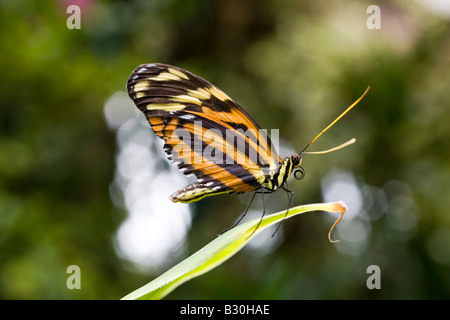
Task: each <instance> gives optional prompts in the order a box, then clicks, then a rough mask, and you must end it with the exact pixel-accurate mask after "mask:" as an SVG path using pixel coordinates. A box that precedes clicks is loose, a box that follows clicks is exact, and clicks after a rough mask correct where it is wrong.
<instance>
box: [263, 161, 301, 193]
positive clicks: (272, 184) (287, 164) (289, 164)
mask: <svg viewBox="0 0 450 320" xmlns="http://www.w3.org/2000/svg"><path fill="white" fill-rule="evenodd" d="M301 163H302V158H301V156H299V155H298V154H296V153H294V154H292V155H291V156H290V157H288V158H285V159H284V160H283V161H282V162H280V165H279V167H278V170H277V171H276V172H275V173H274V174H271V175H267V176H266V180H265V182H264V184H263V185H264V186H265V187H266V189H269V190H270V191H275V190H277V189H278V188H279V187H281V186H283V185H284V184H285V183H286V181H287V180H288V179H289V177H290V176H291V173H292V171H293V169H294V168H298V167H300V165H301Z"/></svg>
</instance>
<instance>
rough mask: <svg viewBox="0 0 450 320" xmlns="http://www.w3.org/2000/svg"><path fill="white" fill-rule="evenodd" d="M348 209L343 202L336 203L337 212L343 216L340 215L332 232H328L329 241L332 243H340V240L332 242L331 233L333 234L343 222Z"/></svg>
mask: <svg viewBox="0 0 450 320" xmlns="http://www.w3.org/2000/svg"><path fill="white" fill-rule="evenodd" d="M347 209H348V208H347V206H346V205H345V203H344V202H343V201H339V202H336V204H335V210H336V211H340V212H341V214H340V215H339V218H337V220H336V222H335V223H334V224H333V226H332V227H331V229H330V232H328V240H329V241H330V242H331V243H338V242H339V241H340V240H331V233H332V232H333V229H334V228H335V227H336V226H337V225H338V223H339V222H341V220H342V217H343V216H344V213H345V212H346V211H347Z"/></svg>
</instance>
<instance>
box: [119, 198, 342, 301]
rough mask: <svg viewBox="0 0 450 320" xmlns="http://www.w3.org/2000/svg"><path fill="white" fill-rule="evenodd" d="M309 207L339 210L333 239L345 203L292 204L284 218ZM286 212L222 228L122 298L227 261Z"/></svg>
mask: <svg viewBox="0 0 450 320" xmlns="http://www.w3.org/2000/svg"><path fill="white" fill-rule="evenodd" d="M309 211H328V212H341V215H340V216H339V218H338V220H337V221H336V222H335V223H334V225H333V227H332V228H331V230H330V233H329V234H328V238H329V240H330V242H336V241H332V240H331V238H330V235H331V231H332V230H333V228H334V227H335V226H336V224H337V223H338V222H339V221H340V220H341V218H342V215H343V214H344V213H345V211H346V207H345V204H344V203H343V202H331V203H317V204H309V205H304V206H298V207H295V208H291V209H290V210H289V212H288V214H287V216H286V218H290V217H293V216H295V215H298V214H301V213H304V212H309ZM285 215H286V211H281V212H278V213H274V214H271V215H268V216H265V217H264V218H263V219H262V220H261V219H260V218H257V219H253V220H251V221H248V222H245V223H242V224H241V225H238V226H236V227H234V228H232V229H231V230H229V231H227V232H225V233H224V234H222V235H220V236H219V237H217V238H216V239H214V240H213V241H211V242H210V243H209V244H207V245H206V246H205V247H203V248H202V249H200V250H199V251H197V252H196V253H194V254H193V255H191V256H190V257H188V258H187V259H185V260H184V261H182V262H180V263H179V264H177V265H176V266H174V267H173V268H171V269H170V270H168V271H166V272H165V273H164V274H162V275H161V276H159V277H158V278H156V279H155V280H153V281H151V282H149V283H148V284H146V285H144V286H143V287H141V288H139V289H137V290H135V291H133V292H131V293H130V294H128V295H126V296H125V297H123V298H122V299H124V300H135V299H148V300H156V299H162V298H163V297H165V296H166V295H167V294H169V293H170V292H171V291H172V290H174V289H175V288H176V287H178V286H179V285H181V284H182V283H184V282H186V281H188V280H190V279H192V278H195V277H198V276H199V275H201V274H204V273H206V272H208V271H209V270H211V269H213V268H215V267H217V266H218V265H219V264H221V263H223V262H224V261H226V260H227V259H228V258H230V257H231V256H233V255H234V254H236V253H237V252H238V251H239V250H240V249H241V248H242V247H244V246H245V245H246V244H247V243H248V242H249V241H250V240H251V239H252V238H253V237H255V236H256V235H257V234H258V233H260V232H261V231H263V230H264V229H266V228H267V227H269V226H271V225H273V224H276V223H277V222H280V221H281V220H283V219H284V218H285ZM260 221H261V222H260ZM258 224H259V226H258ZM255 229H256V230H255Z"/></svg>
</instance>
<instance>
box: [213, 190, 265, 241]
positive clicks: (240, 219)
mask: <svg viewBox="0 0 450 320" xmlns="http://www.w3.org/2000/svg"><path fill="white" fill-rule="evenodd" d="M257 192H258V191H255V192H254V193H253V196H252V198H251V199H250V202H249V203H248V205H247V208H246V209H245V211H244V213H243V214H242V215H241V217H240V218H239V219H238V220H237V221H236V222H235V223H234V224H233V225H232V226H231V227H229V228H227V229H225V230H223V231H222V232H220V233H219V236H220V235H222V234H224V233H225V232H227V231H228V230H231V229H233V228H234V227H236V226H237V225H238V224H239V222H241V221H242V219H244V217H245V215H246V214H247V212H248V209H250V206H251V205H252V202H253V199H255V195H256V193H257Z"/></svg>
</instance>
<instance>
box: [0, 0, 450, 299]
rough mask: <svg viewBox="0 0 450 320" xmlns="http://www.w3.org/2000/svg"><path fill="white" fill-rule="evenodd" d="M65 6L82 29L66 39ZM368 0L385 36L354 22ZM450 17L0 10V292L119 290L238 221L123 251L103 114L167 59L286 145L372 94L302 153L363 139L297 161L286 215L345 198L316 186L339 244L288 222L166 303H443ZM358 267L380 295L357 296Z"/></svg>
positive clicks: (163, 7)
mask: <svg viewBox="0 0 450 320" xmlns="http://www.w3.org/2000/svg"><path fill="white" fill-rule="evenodd" d="M70 4H77V5H79V6H80V8H81V29H72V30H71V29H68V28H67V25H66V20H67V19H68V17H69V16H70V14H69V13H66V8H67V7H68V6H69V5H70ZM372 4H375V5H378V6H379V7H380V8H381V29H375V30H371V29H369V28H368V27H367V25H366V21H367V19H368V18H369V17H370V13H367V12H366V10H367V8H368V7H369V6H370V5H372ZM439 4H441V5H442V6H441V7H439ZM449 21H450V8H449V5H448V4H447V5H446V4H445V3H444V2H442V1H426V0H416V1H375V2H374V1H356V0H355V1H348V0H332V1H330V0H327V1H325V0H321V1H300V0H281V1H280V0H264V1H261V0H248V1H238V0H216V1H207V0H199V1H184V0H164V1H163V0H152V1H144V0H142V1H89V0H84V1H81V0H80V1H69V0H67V1H56V0H55V1H45V4H44V3H43V2H41V1H39V2H38V1H30V0H29V1H26V0H18V1H0V29H1V30H2V32H1V33H0V55H1V58H2V59H1V62H0V75H1V78H0V79H1V86H0V298H2V299H118V298H121V297H122V296H124V295H126V294H127V293H129V292H131V291H132V290H134V289H136V288H138V287H140V286H142V285H144V284H145V283H147V282H149V281H150V280H152V279H154V278H155V277H157V276H158V275H159V274H161V273H162V272H164V271H165V270H166V269H167V268H169V267H170V266H171V265H173V264H174V263H176V262H177V261H180V260H182V259H183V258H184V257H186V256H187V255H189V254H191V253H193V252H195V251H197V250H198V249H200V248H201V247H202V246H204V245H205V244H207V243H208V242H209V241H211V240H212V239H213V238H214V237H215V236H216V234H217V233H218V232H220V231H221V230H223V229H225V228H226V227H228V226H230V225H231V224H232V223H233V221H234V219H236V218H237V217H239V215H240V214H241V213H242V211H243V210H244V209H245V206H246V202H247V201H248V199H249V195H242V196H217V197H212V198H209V199H204V200H202V201H200V202H198V203H196V204H193V205H190V210H191V212H192V223H191V226H190V230H189V231H188V233H187V235H186V237H185V238H183V246H182V247H180V248H178V249H177V250H171V251H170V250H169V251H167V253H166V255H167V258H168V259H167V260H166V262H163V263H159V264H158V265H154V266H152V265H151V263H149V264H147V265H142V264H137V263H135V262H133V261H132V260H131V259H127V258H125V257H124V255H123V254H121V253H120V250H118V244H117V236H116V234H117V231H118V230H119V228H120V225H121V223H122V222H123V221H124V220H125V219H126V218H127V215H128V212H127V206H126V203H125V202H126V201H124V196H123V195H121V193H120V192H119V191H120V190H119V191H117V188H115V187H114V179H115V176H116V175H117V163H118V160H117V158H116V156H117V155H118V152H119V151H118V148H119V147H118V142H117V139H116V129H117V128H116V129H112V128H111V126H108V124H107V121H106V120H105V116H104V105H105V102H106V101H107V100H108V99H109V98H110V97H111V96H112V95H113V94H114V93H117V92H125V84H126V80H127V78H128V76H129V75H130V73H131V71H132V70H133V69H134V68H135V67H136V66H138V65H139V64H142V63H150V62H162V63H168V64H173V65H177V66H180V67H183V68H185V69H188V70H190V71H192V72H194V73H197V74H199V75H201V76H202V77H204V78H206V79H208V80H209V81H211V82H213V83H214V84H216V85H217V86H219V87H220V88H221V89H222V90H224V91H225V92H226V93H227V94H228V95H229V96H231V97H233V98H234V99H235V100H236V101H238V102H239V103H240V104H241V105H242V106H244V107H245V108H246V109H247V110H248V111H249V113H250V114H252V115H253V116H254V118H255V119H256V120H257V121H258V122H259V123H260V124H261V126H262V127H263V128H278V129H279V130H280V139H282V140H281V141H282V144H283V145H284V146H285V149H286V150H289V152H292V151H297V152H298V151H300V150H301V149H302V148H303V146H305V145H306V144H307V143H308V142H309V141H310V140H311V139H312V138H313V137H314V136H315V135H316V134H317V133H318V132H319V131H320V130H321V129H323V128H324V127H325V126H326V125H327V124H328V123H329V122H330V121H331V120H332V119H334V117H336V116H337V115H338V114H339V113H340V112H342V111H343V110H344V109H345V108H346V107H347V106H348V105H349V104H351V103H352V102H353V101H354V100H356V98H357V97H359V96H360V94H361V93H362V92H363V91H364V90H365V88H366V87H367V86H368V85H371V91H370V92H369V94H368V95H367V96H366V97H365V99H364V100H363V101H362V102H361V103H360V105H358V106H357V107H356V109H354V110H352V112H351V113H350V114H349V115H347V116H346V117H345V118H344V119H342V120H341V121H340V122H339V123H338V124H337V125H335V127H333V128H332V129H331V131H330V132H328V133H327V134H325V135H324V136H322V137H321V138H320V140H319V141H318V142H316V143H315V144H314V145H313V146H312V147H311V148H310V150H311V151H312V150H320V149H325V148H329V147H332V146H335V145H337V144H339V143H342V142H344V141H346V140H348V139H350V138H352V137H356V138H357V140H358V142H357V143H356V144H355V145H353V146H351V147H348V148H346V149H344V150H341V151H338V152H336V153H333V154H329V155H324V156H308V157H307V156H305V158H304V168H305V170H306V177H305V179H303V180H302V181H295V180H293V181H291V183H290V187H291V189H293V190H294V191H295V196H294V204H295V205H299V204H306V203H313V202H322V201H324V200H340V199H331V198H330V197H332V196H329V194H330V193H327V192H331V191H330V190H335V191H336V192H337V194H341V195H342V197H343V198H344V199H343V200H344V201H345V200H346V199H345V197H346V196H352V195H356V198H357V200H355V201H356V202H354V201H353V202H352V200H351V197H350V199H349V201H348V202H347V204H348V205H349V206H350V209H351V204H352V203H354V204H355V205H354V206H356V207H357V208H358V210H356V209H355V210H354V212H353V214H352V215H351V216H350V217H349V218H348V219H347V222H345V221H343V224H342V225H343V227H342V228H341V229H339V228H338V233H337V234H335V236H334V237H335V238H341V239H342V241H341V243H339V244H337V245H332V244H330V243H329V242H328V241H327V238H326V235H327V232H328V229H329V227H330V225H331V223H332V221H333V220H331V219H327V218H326V217H325V214H322V213H318V214H310V215H304V216H301V217H299V218H294V219H290V220H288V221H286V223H285V224H284V225H283V229H282V230H281V231H280V232H279V233H278V234H277V235H276V236H275V238H274V239H271V238H270V234H269V236H267V237H266V238H265V239H264V240H263V243H265V244H264V245H260V246H259V249H258V246H255V248H256V249H255V248H254V249H251V248H249V249H247V250H243V251H242V252H240V253H239V254H238V255H236V256H234V257H233V258H232V259H231V260H229V261H227V262H226V263H225V264H223V265H222V266H220V267H219V268H217V269H215V270H213V271H211V272H209V273H208V274H206V275H204V276H202V277H200V278H197V279H194V280H192V281H190V282H188V283H186V284H184V285H182V286H181V287H180V288H178V289H177V290H175V291H174V292H173V293H171V294H170V295H169V296H168V298H169V299H448V298H449V297H450V250H449V248H450V213H449V208H450V197H449V195H450V161H449V158H450V125H449V122H448V121H449V111H450V99H449V92H450V27H449ZM124 101H125V102H126V103H124V104H125V105H126V106H125V105H124V108H125V107H129V104H130V103H131V101H127V100H126V99H125V100H124ZM127 104H128V105H127ZM146 128H147V129H148V127H146ZM148 130H149V129H148ZM283 150H284V149H282V151H283ZM282 151H281V152H282ZM289 152H288V153H286V154H282V156H283V157H284V156H288V155H289V154H290V153H289ZM138 156H139V155H138V154H137V155H136V157H138ZM163 158H164V157H163V156H161V159H157V160H158V161H161V162H164V160H163ZM143 165H144V166H145V163H144V164H143ZM178 175H179V176H180V177H182V174H181V173H179V174H178ZM150 183H151V181H150ZM168 183H169V184H170V183H171V182H170V181H168ZM181 186H182V185H181ZM346 188H350V189H346ZM175 189H176V188H174V187H172V190H173V191H175ZM114 190H116V191H114ZM327 190H328V191H327ZM352 190H353V191H352ZM327 194H328V196H327ZM332 194H333V193H332ZM334 194H336V193H334ZM169 195H170V193H167V195H166V196H167V197H168V196H169ZM269 199H270V200H269V201H268V203H269V205H268V208H267V209H268V212H275V211H279V210H282V209H283V208H285V206H286V204H287V200H286V195H285V194H284V193H283V192H277V193H276V194H273V195H271V196H270V198H269ZM358 201H359V202H358ZM256 202H260V199H259V197H257V198H256V201H255V203H256ZM176 206H178V205H175V204H174V207H173V208H172V207H169V209H168V210H161V212H158V214H159V215H168V214H170V212H171V211H175V209H176V208H177V207H176ZM186 206H187V205H186ZM254 209H255V210H257V211H258V210H259V211H258V212H259V213H260V212H261V204H260V203H259V204H255V205H254ZM349 213H350V212H349ZM321 216H322V217H324V219H321V218H320V217H321ZM150 223H151V222H150ZM144 228H145V225H144ZM161 241H164V239H161ZM145 245H147V246H148V247H154V246H158V245H160V243H148V244H146V243H144V246H145ZM261 248H262V249H261ZM69 265H78V266H79V267H80V269H81V290H69V289H68V288H67V287H66V280H67V278H68V276H69V275H68V274H67V273H66V269H67V267H68V266H69ZM370 265H378V266H379V267H380V270H381V289H379V290H376V289H374V290H369V289H368V288H367V286H366V280H367V278H368V276H369V274H367V273H366V270H367V267H368V266H370Z"/></svg>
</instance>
